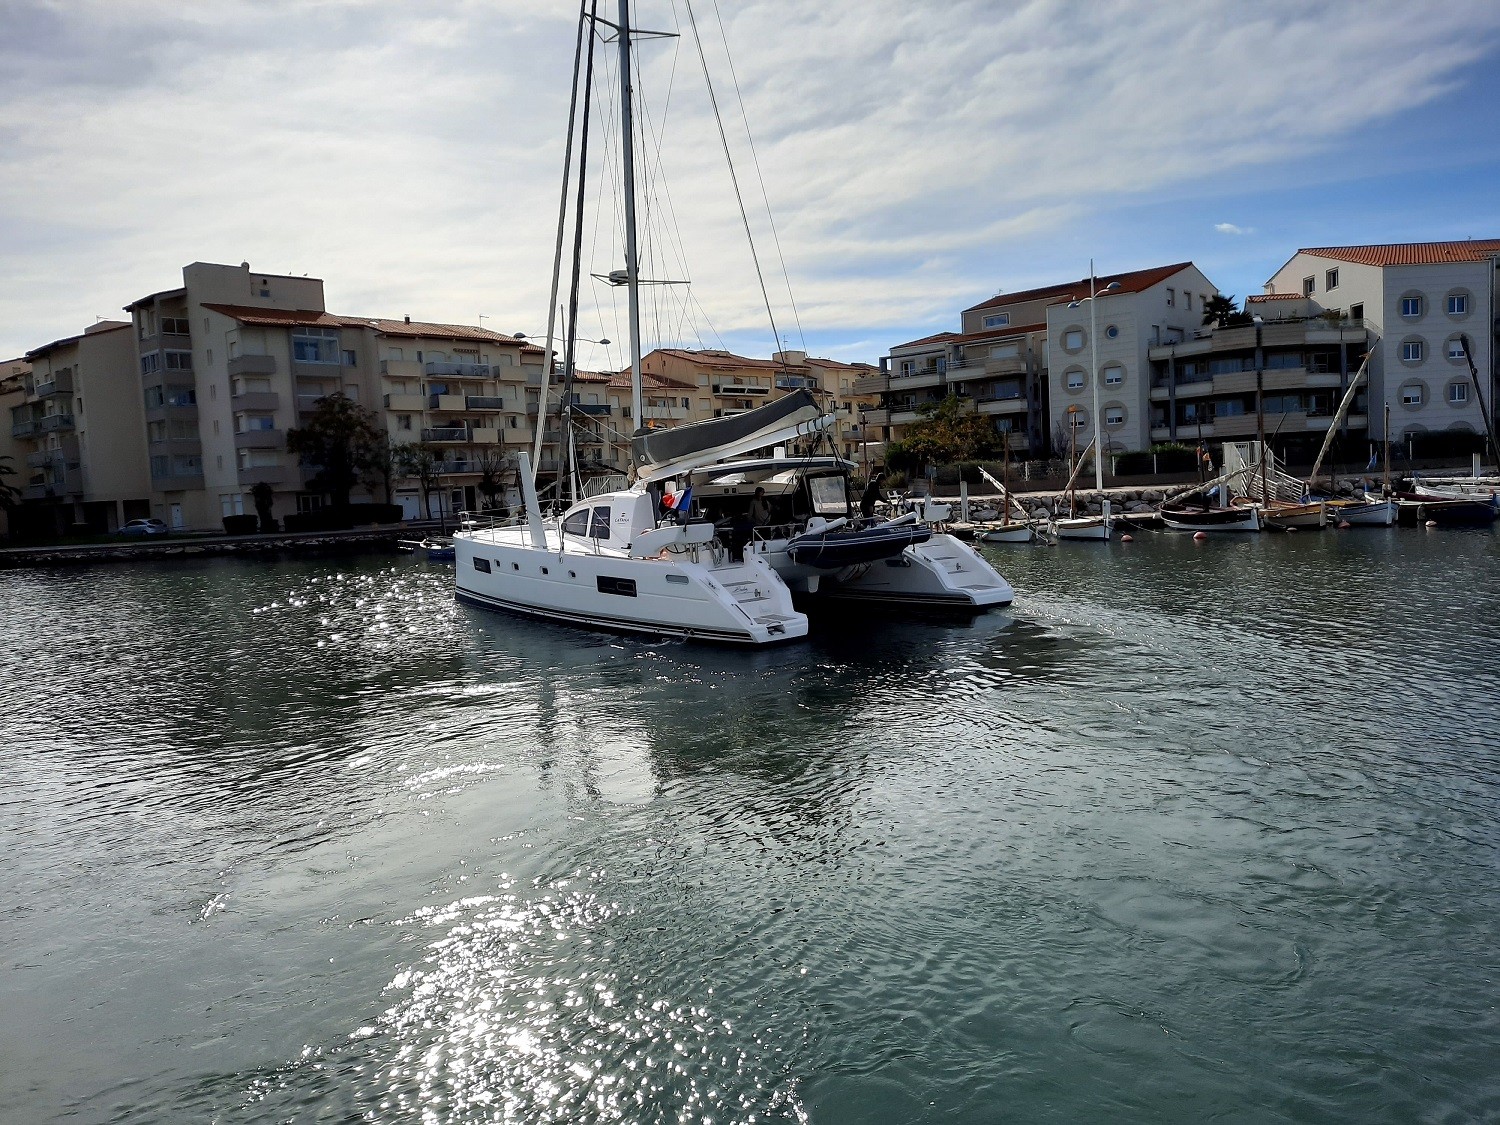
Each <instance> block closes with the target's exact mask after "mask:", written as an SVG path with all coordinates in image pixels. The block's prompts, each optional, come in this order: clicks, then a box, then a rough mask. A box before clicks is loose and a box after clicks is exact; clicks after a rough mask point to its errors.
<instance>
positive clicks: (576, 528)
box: [562, 508, 593, 539]
mask: <svg viewBox="0 0 1500 1125" xmlns="http://www.w3.org/2000/svg"><path fill="white" fill-rule="evenodd" d="M591 511H593V509H592V508H580V509H579V510H578V511H576V512H574V513H573V514H572V515H571V516H569V517H568V518H567V519H565V520H563V525H562V529H563V534H564V535H576V536H578V538H580V539H582V538H583V537H584V536H586V535H588V533H589V512H591Z"/></svg>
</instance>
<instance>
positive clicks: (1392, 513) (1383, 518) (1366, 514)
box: [1328, 500, 1396, 527]
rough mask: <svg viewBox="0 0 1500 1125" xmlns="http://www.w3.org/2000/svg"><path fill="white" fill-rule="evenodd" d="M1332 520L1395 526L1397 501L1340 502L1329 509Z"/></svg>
mask: <svg viewBox="0 0 1500 1125" xmlns="http://www.w3.org/2000/svg"><path fill="white" fill-rule="evenodd" d="M1328 518H1329V521H1330V522H1335V523H1347V524H1350V525H1351V526H1353V527H1393V526H1394V525H1395V523H1396V501H1394V500H1371V501H1367V502H1365V503H1362V504H1340V505H1338V506H1337V507H1330V508H1329V510H1328Z"/></svg>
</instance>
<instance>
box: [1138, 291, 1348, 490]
mask: <svg viewBox="0 0 1500 1125" xmlns="http://www.w3.org/2000/svg"><path fill="white" fill-rule="evenodd" d="M1245 312H1246V313H1247V314H1249V315H1250V316H1251V317H1252V318H1253V319H1254V321H1255V323H1254V324H1253V325H1241V326H1236V327H1229V328H1221V327H1217V326H1206V327H1201V328H1199V329H1197V330H1195V331H1194V332H1192V333H1190V334H1189V335H1187V336H1186V337H1185V338H1183V339H1180V340H1179V339H1173V340H1171V341H1169V342H1167V343H1163V344H1159V345H1157V346H1155V347H1153V348H1151V350H1150V353H1149V358H1150V364H1151V437H1152V440H1153V441H1181V442H1189V443H1191V442H1196V441H1199V440H1202V441H1246V440H1250V439H1253V438H1255V437H1256V436H1257V434H1258V432H1259V429H1260V427H1261V425H1262V424H1263V425H1264V426H1265V431H1266V436H1267V439H1268V440H1269V441H1270V442H1271V444H1272V446H1273V448H1275V449H1276V451H1277V454H1278V456H1281V457H1283V458H1286V459H1288V460H1290V461H1291V462H1293V463H1300V464H1310V463H1311V462H1312V461H1313V460H1314V459H1315V458H1316V456H1317V452H1318V449H1319V448H1320V447H1321V446H1322V444H1323V442H1324V440H1325V438H1326V436H1327V434H1328V427H1329V426H1330V425H1331V424H1332V420H1333V416H1334V414H1335V413H1336V412H1337V409H1338V404H1339V402H1340V401H1341V400H1342V398H1343V396H1344V392H1345V390H1346V389H1347V388H1348V386H1349V381H1350V379H1351V378H1352V377H1353V374H1354V373H1355V372H1356V371H1357V370H1358V369H1359V365H1360V361H1361V359H1362V358H1363V356H1364V352H1365V329H1364V326H1363V324H1362V323H1361V322H1360V321H1358V320H1349V319H1340V318H1338V317H1332V318H1329V317H1324V316H1321V315H1318V313H1317V310H1315V309H1314V308H1313V307H1312V305H1311V301H1310V300H1309V299H1308V298H1306V297H1303V296H1301V295H1300V294H1291V293H1287V294H1262V295H1259V296H1252V297H1250V298H1248V299H1247V300H1246V302H1245ZM1367 427H1368V413H1367V404H1366V392H1365V391H1364V390H1360V391H1358V392H1357V393H1356V397H1355V399H1354V400H1353V403H1352V406H1351V410H1350V412H1349V414H1348V415H1347V416H1346V417H1345V419H1344V422H1343V425H1342V427H1341V430H1342V433H1343V437H1344V439H1345V447H1344V448H1345V450H1346V451H1348V452H1353V451H1356V450H1362V449H1363V448H1364V443H1365V439H1366V436H1367V432H1368V430H1367Z"/></svg>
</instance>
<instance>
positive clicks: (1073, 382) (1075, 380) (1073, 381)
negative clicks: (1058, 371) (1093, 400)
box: [1068, 370, 1084, 391]
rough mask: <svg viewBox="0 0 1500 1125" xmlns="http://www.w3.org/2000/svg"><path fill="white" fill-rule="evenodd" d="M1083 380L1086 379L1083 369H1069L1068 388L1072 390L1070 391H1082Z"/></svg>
mask: <svg viewBox="0 0 1500 1125" xmlns="http://www.w3.org/2000/svg"><path fill="white" fill-rule="evenodd" d="M1083 381H1084V380H1083V372H1082V371H1077V370H1074V371H1069V372H1068V390H1070V391H1081V390H1083Z"/></svg>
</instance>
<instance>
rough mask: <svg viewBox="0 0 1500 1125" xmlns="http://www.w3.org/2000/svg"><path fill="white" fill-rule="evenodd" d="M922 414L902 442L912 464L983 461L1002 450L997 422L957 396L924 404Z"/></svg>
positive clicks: (908, 461) (903, 452) (905, 456)
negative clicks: (996, 429) (996, 427)
mask: <svg viewBox="0 0 1500 1125" xmlns="http://www.w3.org/2000/svg"><path fill="white" fill-rule="evenodd" d="M922 415H923V417H922V418H920V419H919V420H917V421H916V422H913V423H912V424H911V425H910V426H908V427H907V429H906V437H905V440H904V441H903V442H902V443H901V444H902V451H901V453H902V456H903V458H904V459H905V460H906V461H907V463H908V464H910V465H929V464H936V465H946V464H952V463H953V462H955V461H979V460H982V459H984V458H987V457H994V456H995V455H997V454H998V453H999V451H1000V437H999V435H998V434H997V433H996V432H995V424H994V421H993V420H992V419H991V418H990V417H989V416H988V415H984V414H979V413H977V412H976V411H975V410H974V408H973V407H972V406H970V405H969V404H968V403H966V402H964V401H963V400H962V399H960V398H959V397H958V396H957V395H949V396H948V397H947V398H945V399H943V400H942V401H941V402H936V403H931V404H929V405H927V406H925V407H923V408H922ZM889 459H890V457H889V452H887V461H889Z"/></svg>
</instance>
